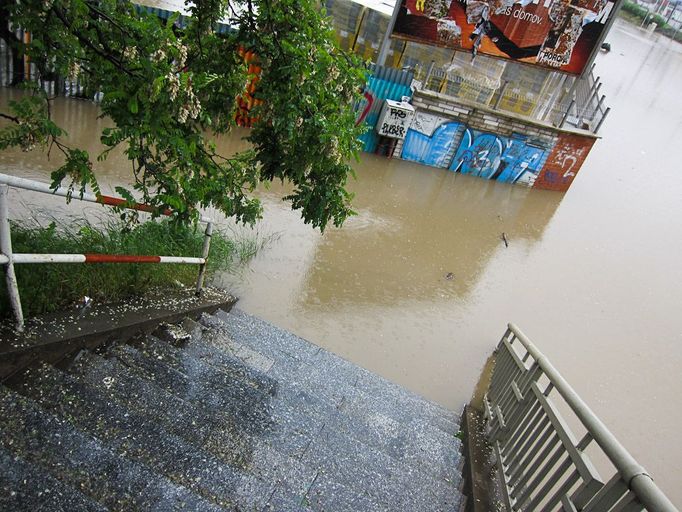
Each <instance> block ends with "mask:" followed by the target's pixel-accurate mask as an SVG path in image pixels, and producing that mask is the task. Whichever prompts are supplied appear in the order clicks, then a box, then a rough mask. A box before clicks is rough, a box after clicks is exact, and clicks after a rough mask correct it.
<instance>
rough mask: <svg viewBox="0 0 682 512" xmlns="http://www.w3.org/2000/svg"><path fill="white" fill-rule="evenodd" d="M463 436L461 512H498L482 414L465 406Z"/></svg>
mask: <svg viewBox="0 0 682 512" xmlns="http://www.w3.org/2000/svg"><path fill="white" fill-rule="evenodd" d="M462 420H463V421H462V431H463V433H464V449H463V453H464V460H465V462H464V469H463V475H462V476H463V478H464V482H465V483H464V489H463V490H462V492H463V493H464V494H465V495H466V496H467V498H468V499H467V503H466V507H465V508H464V509H463V511H461V512H499V511H503V510H504V506H503V504H502V503H503V502H502V499H501V497H500V494H499V489H498V486H497V476H496V472H497V466H496V465H495V461H494V458H493V456H492V450H491V448H490V445H489V444H488V441H487V440H486V438H485V435H484V434H483V428H484V422H483V415H482V414H481V413H480V412H479V411H477V410H476V409H474V408H472V407H471V406H470V405H467V406H465V408H464V414H463V415H462Z"/></svg>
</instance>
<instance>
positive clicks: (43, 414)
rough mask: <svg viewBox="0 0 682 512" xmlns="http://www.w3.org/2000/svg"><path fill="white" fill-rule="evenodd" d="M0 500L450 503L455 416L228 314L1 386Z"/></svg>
mask: <svg viewBox="0 0 682 512" xmlns="http://www.w3.org/2000/svg"><path fill="white" fill-rule="evenodd" d="M0 418H2V419H1V420H0V466H1V468H2V471H1V472H0V510H13V511H14V510H17V511H18V510H31V511H32V512H42V511H56V510H64V511H67V510H68V511H81V510H83V511H90V510H92V511H100V510H120V511H130V510H158V511H167V510H191V511H204V510H205V511H213V510H215V511H218V510H235V511H236V510H239V511H261V510H262V511H266V510H273V511H309V510H315V511H318V510H320V511H321V510H325V511H381V510H386V511H389V510H390V511H394V510H395V511H429V510H433V511H450V510H460V507H461V506H463V501H464V499H463V497H462V494H461V491H460V489H461V480H462V478H461V468H462V456H461V454H460V449H461V442H460V440H459V439H458V438H457V437H456V434H457V432H458V431H459V418H458V416H457V415H456V414H455V413H453V412H451V411H448V410H446V409H444V408H442V407H440V406H438V405H436V404H434V403H432V402H429V401H427V400H424V399H423V398H421V397H418V396H416V395H414V394H412V393H410V392H408V391H406V390H404V389H402V388H400V387H399V386H396V385H394V384H391V383H390V382H388V381H386V380H385V379H382V378H381V377H379V376H377V375H375V374H372V373H371V372H369V371H367V370H364V369H362V368H359V367H357V366H355V365H353V364H351V363H349V362H348V361H345V360H343V359H341V358H339V357H337V356H335V355H333V354H331V353H330V352H327V351H325V350H323V349H321V348H319V347H317V346H315V345H312V344H310V343H308V342H307V341H305V340H302V339H300V338H298V337H296V336H294V335H292V334H290V333H288V332H285V331H282V330H280V329H277V328H276V327H274V326H272V325H269V324H267V323H265V322H263V321H261V320H258V319H256V318H254V317H251V316H249V315H247V314H245V313H243V312H241V311H238V310H233V311H232V312H230V313H225V312H223V311H218V312H217V313H216V314H215V315H206V314H204V315H203V316H202V317H201V318H200V319H199V321H198V322H195V321H192V320H190V319H185V320H184V321H183V322H182V325H179V326H165V327H164V328H160V329H158V330H157V331H155V335H150V336H146V337H144V338H138V339H134V340H130V341H128V342H126V343H121V344H116V345H109V346H106V347H100V349H98V350H97V351H94V352H92V351H82V352H80V353H79V354H78V355H77V356H76V357H75V359H70V360H69V361H68V363H67V362H63V363H60V364H57V365H54V366H51V365H45V364H42V365H34V366H32V367H30V368H28V369H26V370H24V371H23V372H22V373H21V374H20V375H18V376H15V377H13V378H12V379H11V380H9V381H7V382H5V383H4V385H3V386H0Z"/></svg>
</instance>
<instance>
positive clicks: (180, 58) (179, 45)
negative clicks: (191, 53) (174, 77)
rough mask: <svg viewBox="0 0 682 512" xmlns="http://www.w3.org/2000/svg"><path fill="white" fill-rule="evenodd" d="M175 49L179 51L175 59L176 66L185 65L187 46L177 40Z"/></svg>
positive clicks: (181, 66)
mask: <svg viewBox="0 0 682 512" xmlns="http://www.w3.org/2000/svg"><path fill="white" fill-rule="evenodd" d="M177 49H178V53H179V55H178V60H177V66H178V69H182V68H184V67H185V63H186V62H187V47H186V46H185V45H184V44H182V43H181V42H179V41H178V43H177Z"/></svg>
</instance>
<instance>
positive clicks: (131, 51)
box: [123, 46, 138, 61]
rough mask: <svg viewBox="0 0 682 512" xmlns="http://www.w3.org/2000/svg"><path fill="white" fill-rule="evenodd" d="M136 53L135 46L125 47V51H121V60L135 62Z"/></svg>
mask: <svg viewBox="0 0 682 512" xmlns="http://www.w3.org/2000/svg"><path fill="white" fill-rule="evenodd" d="M137 57H138V53H137V48H136V47H135V46H126V49H125V50H123V58H124V59H125V60H127V61H135V60H137Z"/></svg>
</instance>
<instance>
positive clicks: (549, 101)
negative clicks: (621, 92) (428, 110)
mask: <svg viewBox="0 0 682 512" xmlns="http://www.w3.org/2000/svg"><path fill="white" fill-rule="evenodd" d="M556 78H557V77H554V76H551V75H548V77H547V78H546V82H545V84H546V85H547V86H546V87H543V88H542V90H541V91H540V92H532V91H529V90H526V89H525V88H524V87H523V86H522V85H521V84H520V83H518V82H517V81H515V80H513V79H505V78H504V74H503V75H502V76H501V77H500V79H498V80H492V79H488V78H486V77H485V76H482V77H473V78H472V77H470V76H468V75H467V74H466V73H461V72H458V71H455V72H451V71H448V70H447V69H444V68H433V67H430V68H429V72H428V73H426V74H423V73H422V72H420V71H419V70H417V71H416V73H415V79H417V80H423V88H424V89H427V90H431V91H436V92H441V93H443V94H446V95H448V96H452V97H453V98H459V99H462V100H465V101H468V102H473V103H478V104H480V105H482V106H485V107H488V108H492V109H494V110H501V111H510V112H514V113H516V114H521V115H523V116H525V117H528V118H529V119H534V120H537V121H542V122H547V123H548V124H551V125H553V126H564V125H568V126H571V127H573V128H580V129H587V130H589V131H592V132H593V133H596V132H597V130H598V129H597V126H600V125H601V123H602V122H603V120H604V118H605V116H606V112H607V110H608V109H607V108H605V106H604V99H605V98H604V97H602V99H601V100H600V99H599V98H598V97H597V94H596V92H595V91H598V90H599V88H600V87H601V81H600V77H597V78H595V77H594V75H593V70H590V71H589V72H588V73H587V74H586V75H585V77H583V78H578V77H576V78H575V80H573V81H572V82H570V85H569V86H568V88H564V83H563V82H561V85H554V84H555V82H557V81H558V80H556Z"/></svg>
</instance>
